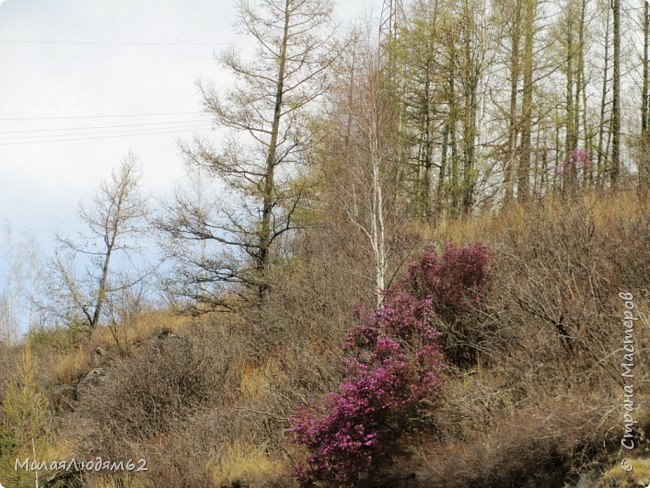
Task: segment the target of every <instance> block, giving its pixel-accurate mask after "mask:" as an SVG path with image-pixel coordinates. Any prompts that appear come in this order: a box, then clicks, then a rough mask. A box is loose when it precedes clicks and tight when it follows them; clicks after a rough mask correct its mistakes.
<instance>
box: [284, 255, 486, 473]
mask: <svg viewBox="0 0 650 488" xmlns="http://www.w3.org/2000/svg"><path fill="white" fill-rule="evenodd" d="M486 264H487V248H486V247H485V246H482V245H480V244H473V245H470V246H467V247H465V248H462V249H458V248H457V247H456V246H454V245H453V244H448V245H447V246H446V247H445V252H444V254H443V255H442V256H438V255H437V254H436V252H435V251H433V250H429V251H427V252H425V253H424V254H423V255H422V256H421V257H420V259H419V260H418V261H417V262H415V263H413V264H411V265H410V266H409V268H408V271H407V272H406V274H405V275H404V276H403V277H402V279H401V280H399V281H398V282H397V283H396V284H395V285H394V286H393V287H391V288H389V289H388V290H386V292H385V294H384V302H383V305H382V307H381V308H380V309H378V310H375V311H372V312H366V311H365V310H363V308H361V307H359V308H358V310H357V315H358V317H359V321H360V324H359V326H357V327H354V328H353V329H351V330H350V332H349V334H348V336H347V338H346V341H345V348H346V350H347V352H348V355H347V356H346V358H345V365H346V370H345V377H344V380H343V382H342V383H341V385H340V386H339V389H338V391H337V392H332V393H330V394H328V395H326V396H325V398H324V399H323V401H322V402H321V404H320V405H310V406H308V407H306V408H303V409H301V410H300V411H298V412H297V414H296V415H295V416H294V417H292V419H291V428H290V429H289V431H290V432H291V433H292V435H293V436H294V440H295V441H296V442H298V443H300V444H303V445H305V446H306V447H307V448H308V449H309V451H310V455H309V456H308V458H307V466H298V467H297V468H296V474H297V476H298V478H299V479H300V481H301V483H302V484H303V485H310V484H313V483H314V482H315V481H319V480H328V481H336V482H340V483H350V482H353V481H354V480H356V479H357V477H358V475H359V473H361V472H363V471H367V470H369V469H370V468H371V467H372V466H374V465H376V464H377V463H378V462H379V461H380V460H382V459H384V458H386V457H387V456H388V454H389V452H390V448H391V447H393V446H394V442H395V441H396V440H397V438H398V437H399V435H400V434H402V433H404V432H407V431H408V430H409V429H410V428H411V427H412V425H411V421H410V419H411V418H413V415H414V414H415V413H416V412H417V409H418V408H419V407H420V406H421V405H422V404H423V403H426V402H429V403H430V402H431V401H433V400H434V399H435V398H436V395H437V393H438V391H439V389H440V387H441V385H442V379H441V375H442V370H443V354H442V350H441V346H440V344H439V341H438V338H439V336H440V333H439V332H438V331H437V330H436V329H435V327H434V326H433V325H432V322H431V318H432V316H433V314H434V313H439V312H441V311H443V310H447V311H448V310H452V309H453V308H454V307H457V306H459V304H460V303H461V302H462V300H463V299H465V298H467V297H468V296H469V295H472V297H473V298H477V297H478V296H479V293H480V291H481V290H482V289H483V287H484V286H485V282H486V279H487V274H486Z"/></svg>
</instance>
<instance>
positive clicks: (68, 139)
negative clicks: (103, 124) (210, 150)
mask: <svg viewBox="0 0 650 488" xmlns="http://www.w3.org/2000/svg"><path fill="white" fill-rule="evenodd" d="M211 130H212V127H192V126H186V127H177V128H169V129H166V130H157V131H145V132H124V133H118V134H93V135H88V136H84V137H65V138H58V139H57V138H46V139H37V140H33V139H27V140H10V141H4V140H0V146H13V145H18V144H42V143H54V142H74V141H89V140H97V139H111V138H116V137H122V138H127V137H134V136H148V135H157V134H171V133H187V132H199V131H211ZM41 137H46V136H41Z"/></svg>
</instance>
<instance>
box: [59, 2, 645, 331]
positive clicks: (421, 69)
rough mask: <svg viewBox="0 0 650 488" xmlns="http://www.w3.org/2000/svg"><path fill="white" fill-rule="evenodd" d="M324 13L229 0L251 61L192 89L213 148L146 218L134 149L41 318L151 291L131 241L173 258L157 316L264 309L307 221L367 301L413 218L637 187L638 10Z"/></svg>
mask: <svg viewBox="0 0 650 488" xmlns="http://www.w3.org/2000/svg"><path fill="white" fill-rule="evenodd" d="M332 15H333V3H332V2H321V1H316V0H286V1H285V2H281V3H278V2H274V1H270V0H268V1H263V2H260V4H259V5H255V6H254V7H253V6H251V5H248V4H247V3H245V2H242V3H241V4H240V20H241V27H242V29H243V31H244V32H246V33H247V34H249V36H250V37H251V38H252V40H253V42H254V43H255V44H256V46H257V50H256V52H255V54H254V55H253V56H252V57H250V58H246V59H243V58H241V57H240V56H239V55H238V54H237V53H236V52H235V51H234V50H230V51H226V52H224V53H223V54H222V55H221V56H220V59H219V61H220V63H221V65H222V66H223V67H224V68H226V69H227V70H228V71H229V72H230V73H231V74H232V76H233V77H234V80H235V83H234V88H233V89H231V90H229V91H222V92H220V91H218V90H217V89H215V88H214V87H213V86H211V85H210V84H209V83H203V84H202V85H201V94H202V99H203V104H204V108H205V110H206V112H208V113H210V114H212V115H213V116H214V121H215V125H216V127H218V128H219V129H221V132H220V136H223V137H220V138H219V142H215V141H212V140H209V139H199V138H197V139H195V140H194V141H187V142H185V143H184V144H183V145H182V149H183V154H184V157H185V159H186V161H187V163H188V167H189V169H190V173H191V174H192V175H193V178H192V182H193V183H194V184H193V185H191V187H190V188H189V189H188V190H187V191H184V192H180V191H179V192H177V194H176V195H175V196H174V197H173V198H170V199H168V200H167V201H166V202H164V203H163V204H162V205H161V207H160V208H159V209H158V210H152V209H150V208H145V207H146V205H144V204H143V199H142V196H141V194H140V192H139V189H138V181H139V176H138V172H137V170H136V168H135V162H134V160H133V158H132V157H129V158H127V160H126V162H125V164H124V165H123V166H122V169H121V170H120V171H118V172H116V173H115V174H114V175H113V178H112V180H110V181H109V182H108V183H107V184H105V185H104V186H102V187H101V188H100V190H99V192H98V194H97V198H96V201H95V202H93V204H92V205H90V206H89V207H87V208H84V209H83V210H82V218H83V220H84V222H85V223H86V224H87V225H88V228H89V231H90V232H89V234H88V235H87V236H86V237H87V238H86V240H85V242H78V241H75V240H71V239H68V238H65V237H61V238H59V243H60V244H61V246H62V247H61V250H60V252H59V253H58V254H57V257H56V259H55V262H54V268H55V271H56V275H57V278H56V279H54V280H51V283H53V285H54V286H52V287H51V290H50V291H52V292H54V293H53V295H54V299H53V300H49V304H48V306H49V307H50V309H52V308H58V309H59V311H61V309H65V313H63V314H61V313H59V317H60V318H63V321H64V322H66V323H71V322H73V323H76V324H82V325H85V326H87V327H88V328H90V329H93V328H94V327H95V326H96V325H97V324H98V323H100V322H102V321H103V322H104V323H106V322H107V321H108V322H109V323H113V324H118V323H119V322H120V321H121V318H120V317H119V315H120V313H122V312H120V310H122V309H123V308H124V307H123V306H124V304H127V305H128V304H129V303H130V302H134V301H135V302H138V300H141V299H142V298H143V297H145V296H146V295H147V293H148V292H147V291H146V290H143V288H142V285H143V284H144V283H147V282H151V276H152V273H150V272H149V271H148V270H144V269H143V270H140V271H138V272H136V273H133V272H131V273H128V272H126V273H119V274H120V276H118V273H109V269H110V268H112V267H113V266H115V262H116V260H118V262H119V259H120V258H119V255H127V254H128V255H133V252H134V248H137V247H138V242H141V241H142V235H143V234H147V235H149V236H152V235H156V236H157V237H158V242H159V243H160V245H161V246H160V247H161V249H162V254H161V255H162V257H163V258H164V260H165V262H166V263H171V264H169V265H164V266H162V267H159V270H164V273H163V272H161V273H159V274H160V276H161V277H160V280H159V285H160V286H159V288H160V289H161V290H162V291H163V294H164V296H165V298H166V300H167V302H168V304H169V305H171V306H172V307H175V308H181V309H183V310H191V311H193V312H196V313H201V312H205V311H208V310H215V309H217V310H222V311H231V312H232V311H238V310H240V308H241V306H242V305H243V304H260V303H263V302H264V301H265V299H266V297H267V295H268V293H269V291H270V290H271V288H272V287H273V282H274V280H275V277H276V275H277V272H278V270H281V269H283V267H286V265H287V263H289V262H291V261H292V260H295V259H297V257H298V256H299V255H300V250H299V247H300V246H301V245H302V244H301V243H304V241H305V239H310V238H314V236H316V235H318V234H315V233H314V232H312V231H313V230H314V229H323V228H328V229H330V230H331V229H333V228H339V229H344V232H347V233H348V234H347V235H348V238H349V239H350V240H351V241H353V242H355V243H356V244H355V245H357V246H358V248H359V249H362V250H363V253H362V254H363V255H364V256H366V258H367V259H368V263H367V269H368V270H369V271H368V272H366V273H364V274H363V276H362V281H363V282H364V283H366V284H368V285H369V286H368V291H369V293H370V295H373V296H374V300H375V305H376V306H380V305H381V302H382V290H384V289H386V288H388V287H389V285H390V280H391V279H392V276H393V274H394V272H395V271H396V269H397V268H398V267H399V266H400V264H401V263H402V262H403V258H404V255H403V254H404V249H406V248H408V246H406V245H405V239H408V237H407V236H408V235H409V234H408V232H407V231H408V228H409V226H413V225H419V224H421V223H424V224H426V225H431V226H437V225H439V224H440V223H442V222H444V221H446V220H449V219H454V218H457V217H467V216H469V215H471V214H473V213H476V212H478V211H480V210H483V209H495V208H500V207H503V206H505V205H507V204H508V203H509V202H513V201H517V202H527V201H530V200H534V199H539V198H543V197H545V196H548V195H552V194H558V195H562V196H564V197H570V196H572V195H576V194H577V193H579V192H581V191H584V190H586V189H589V190H591V191H596V192H599V191H606V190H609V189H617V188H618V189H623V190H625V189H635V188H636V189H639V190H640V191H642V192H645V190H646V189H647V187H648V181H649V180H648V178H649V174H650V173H649V171H648V168H649V167H650V158H649V157H648V156H647V151H646V148H647V146H648V144H649V143H650V138H649V136H648V120H649V117H650V115H649V113H648V111H649V107H648V93H649V92H648V77H649V74H648V39H649V34H648V32H649V25H650V20H649V19H650V15H649V12H648V4H647V2H643V3H642V2H639V5H638V7H634V6H632V7H631V8H627V9H625V10H624V9H622V7H621V5H620V3H619V2H618V1H614V2H613V3H609V2H586V1H585V0H567V1H553V2H543V1H540V0H449V1H440V0H414V1H412V2H408V3H404V4H402V3H401V2H397V1H395V2H385V3H384V8H383V10H382V19H381V21H380V25H379V29H377V28H375V27H365V28H358V27H350V26H348V27H347V30H346V31H345V32H343V31H342V30H341V28H337V27H335V26H334V24H333V22H332ZM89 243H91V244H92V243H94V244H92V245H90V246H88V245H86V244H89ZM129 253H130V254H129ZM79 256H85V263H86V264H87V266H86V271H88V272H87V273H86V274H85V278H84V277H79V276H78V273H76V272H75V269H76V270H78V269H79V265H78V264H75V258H78V257H79ZM126 290H134V292H133V293H131V292H129V293H126V292H125V291H126ZM62 297H63V298H62ZM113 297H117V299H118V301H119V303H118V304H117V305H113V303H114V301H113ZM134 297H135V298H134ZM54 302H56V303H54ZM71 304H72V307H73V309H74V311H73V312H70V305H71ZM129 306H131V307H132V308H133V306H132V305H129ZM135 308H136V309H137V307H135Z"/></svg>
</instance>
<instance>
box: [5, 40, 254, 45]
mask: <svg viewBox="0 0 650 488" xmlns="http://www.w3.org/2000/svg"><path fill="white" fill-rule="evenodd" d="M0 44H54V45H89V46H94V45H109V46H132V45H133V46H176V45H181V46H183V45H187V46H210V45H215V46H217V45H231V44H253V42H251V41H236V42H235V41H45V40H41V41H37V40H23V39H0Z"/></svg>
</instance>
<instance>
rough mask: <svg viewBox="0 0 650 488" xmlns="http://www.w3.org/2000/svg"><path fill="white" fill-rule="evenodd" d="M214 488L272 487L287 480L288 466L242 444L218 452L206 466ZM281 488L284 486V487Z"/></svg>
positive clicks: (254, 447)
mask: <svg viewBox="0 0 650 488" xmlns="http://www.w3.org/2000/svg"><path fill="white" fill-rule="evenodd" d="M208 470H209V471H210V472H211V475H212V476H211V479H212V481H213V482H214V486H217V487H222V486H224V487H229V486H237V484H239V486H250V487H254V486H272V484H273V483H278V482H279V481H280V480H281V479H282V478H286V472H287V466H286V463H282V462H280V461H277V460H273V459H271V458H270V457H269V455H268V453H266V452H264V450H263V449H261V448H259V447H258V446H253V445H250V444H248V443H245V442H244V441H243V440H242V441H237V442H235V443H234V444H231V445H228V446H224V447H222V448H221V450H220V452H219V454H218V456H217V459H216V460H215V461H212V462H210V463H209V464H208ZM283 486H284V485H283Z"/></svg>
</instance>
